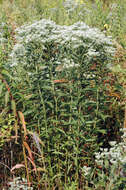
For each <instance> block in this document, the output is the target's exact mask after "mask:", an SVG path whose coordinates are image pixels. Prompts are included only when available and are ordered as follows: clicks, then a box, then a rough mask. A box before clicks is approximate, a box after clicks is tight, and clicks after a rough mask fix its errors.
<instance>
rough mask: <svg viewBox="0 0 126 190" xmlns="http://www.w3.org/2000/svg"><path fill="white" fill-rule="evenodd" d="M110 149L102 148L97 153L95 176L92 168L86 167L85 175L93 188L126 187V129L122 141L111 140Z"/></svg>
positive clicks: (110, 189) (114, 189)
mask: <svg viewBox="0 0 126 190" xmlns="http://www.w3.org/2000/svg"><path fill="white" fill-rule="evenodd" d="M109 143H110V146H111V147H110V149H108V148H100V151H99V152H96V153H95V162H96V166H97V167H96V170H95V172H94V173H95V178H94V176H92V168H88V167H85V168H84V175H85V177H86V179H87V183H88V184H92V189H106V190H108V189H109V190H116V189H117V190H118V189H120V190H121V189H126V180H125V177H126V131H125V129H124V134H123V135H122V141H121V142H120V143H117V142H116V141H110V142H109Z"/></svg>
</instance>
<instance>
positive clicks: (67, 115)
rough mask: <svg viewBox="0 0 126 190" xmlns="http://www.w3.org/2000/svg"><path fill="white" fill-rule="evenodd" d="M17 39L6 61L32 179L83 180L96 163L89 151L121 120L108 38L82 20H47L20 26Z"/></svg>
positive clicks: (46, 182) (48, 184)
mask: <svg viewBox="0 0 126 190" xmlns="http://www.w3.org/2000/svg"><path fill="white" fill-rule="evenodd" d="M15 38H16V42H17V43H16V44H15V45H14V47H13V50H12V52H11V54H10V57H9V61H8V63H7V64H6V68H9V72H10V74H11V76H12V77H11V79H10V80H11V85H12V88H11V90H12V94H13V96H14V98H15V101H16V102H17V104H16V109H17V110H21V111H22V112H23V114H24V117H25V122H26V128H27V131H28V133H27V139H25V141H26V142H25V143H24V145H25V147H26V149H27V151H28V160H29V161H30V160H31V159H32V156H31V154H34V153H31V152H32V149H34V150H35V151H36V154H34V161H33V160H31V161H30V162H29V161H28V162H29V164H30V163H31V165H32V167H33V168H34V170H33V171H36V172H37V173H35V174H34V175H38V176H41V178H39V179H38V181H37V182H36V180H37V178H36V180H33V181H32V182H33V184H36V183H37V184H38V187H41V188H45V189H47V188H49V189H51V188H53V187H55V188H56V187H58V188H59V187H62V186H63V184H65V186H66V188H67V186H68V187H69V188H70V186H69V185H70V184H71V183H72V182H73V183H75V184H76V185H77V186H78V187H79V186H80V187H84V186H85V180H84V179H85V177H84V176H83V171H82V168H84V167H85V166H87V167H89V168H90V167H91V166H93V165H94V162H95V159H94V153H95V152H97V151H98V150H99V148H100V147H101V146H108V143H107V142H108V141H109V140H114V139H115V137H116V136H118V130H119V128H120V126H121V124H122V118H121V117H122V114H121V115H120V114H119V115H118V114H117V115H115V112H118V110H120V107H121V106H120V101H121V96H120V89H121V87H120V86H119V84H116V78H115V76H114V75H113V74H112V72H111V67H112V63H113V56H114V52H115V49H114V48H113V44H112V41H111V38H110V37H106V36H105V35H104V34H103V33H102V32H100V31H99V30H98V29H96V28H90V27H88V26H87V25H86V24H85V23H83V22H78V23H75V24H74V25H71V26H59V25H56V24H55V23H54V22H52V21H50V20H45V19H43V20H40V21H37V22H35V23H33V24H31V25H24V26H22V27H20V28H17V29H16V37H15ZM11 71H12V72H11ZM120 112H121V110H120ZM122 112H123V110H122ZM22 121H24V120H23V119H22ZM24 125H25V124H24ZM24 125H22V126H24ZM25 135H26V134H25ZM36 135H37V136H39V138H38V137H37V136H36ZM31 137H33V138H32V141H31ZM40 140H41V142H42V143H41V144H40ZM28 167H30V166H28ZM28 170H29V169H28ZM28 170H27V172H28ZM33 171H32V170H31V172H33ZM29 175H30V174H29Z"/></svg>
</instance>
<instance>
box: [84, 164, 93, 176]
mask: <svg viewBox="0 0 126 190" xmlns="http://www.w3.org/2000/svg"><path fill="white" fill-rule="evenodd" d="M82 171H83V173H84V176H88V175H89V174H90V172H91V167H88V166H84V167H83V168H82Z"/></svg>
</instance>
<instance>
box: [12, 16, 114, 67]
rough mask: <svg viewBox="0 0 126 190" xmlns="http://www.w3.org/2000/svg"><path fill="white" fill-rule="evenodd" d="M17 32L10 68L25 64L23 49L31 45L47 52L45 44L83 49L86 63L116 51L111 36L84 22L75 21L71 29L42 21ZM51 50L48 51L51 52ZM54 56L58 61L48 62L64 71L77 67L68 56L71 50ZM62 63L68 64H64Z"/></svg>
mask: <svg viewBox="0 0 126 190" xmlns="http://www.w3.org/2000/svg"><path fill="white" fill-rule="evenodd" d="M16 33H17V35H16V40H17V44H16V45H15V46H14V48H13V50H12V53H11V55H10V65H11V66H14V65H17V64H19V63H20V64H22V65H24V64H27V61H26V60H27V59H25V57H26V54H27V51H28V50H27V49H26V46H28V45H29V44H30V43H31V42H36V43H38V42H39V44H41V48H42V50H46V49H47V46H46V45H47V44H49V43H53V44H55V47H57V46H58V47H65V49H66V50H67V49H71V50H73V51H75V50H77V49H78V48H82V49H83V50H85V51H84V52H85V53H84V54H85V57H86V60H87V61H90V60H91V59H92V58H94V57H96V58H100V57H104V60H108V59H109V58H110V54H113V53H114V51H115V49H114V48H113V44H112V41H111V38H110V37H106V36H105V34H104V33H102V32H100V31H99V30H98V29H96V28H90V27H89V26H87V25H86V24H85V23H83V22H77V23H75V24H73V25H71V26H60V25H56V24H55V23H54V22H53V21H50V20H46V19H42V20H40V21H36V22H34V23H33V24H31V25H24V26H22V27H20V28H17V29H16ZM29 46H30V45H29ZM53 48H54V47H52V50H51V51H53ZM31 51H32V50H31ZM71 52H72V51H71ZM57 57H58V58H57V60H56V59H54V57H52V59H51V62H52V63H55V61H58V62H59V63H60V64H64V65H65V66H64V68H69V67H71V66H77V65H76V64H74V60H73V58H71V57H72V56H70V51H68V52H67V51H64V52H63V55H62V56H59V54H58V56H57ZM65 60H67V61H66V62H65ZM31 61H32V60H31ZM66 64H67V66H66Z"/></svg>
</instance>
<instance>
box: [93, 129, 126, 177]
mask: <svg viewBox="0 0 126 190" xmlns="http://www.w3.org/2000/svg"><path fill="white" fill-rule="evenodd" d="M122 138H123V141H122V142H120V143H117V142H116V141H111V142H110V143H109V144H110V145H111V148H110V149H109V150H108V148H104V149H103V148H101V149H100V150H101V152H98V153H95V158H96V160H95V161H96V163H97V164H98V165H100V166H102V167H103V168H104V167H105V161H106V160H107V161H108V164H109V168H112V167H114V168H116V169H118V171H120V174H123V173H125V172H126V171H124V167H123V166H124V165H126V141H125V138H126V133H125V132H124V135H123V136H122ZM122 176H123V175H122Z"/></svg>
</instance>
